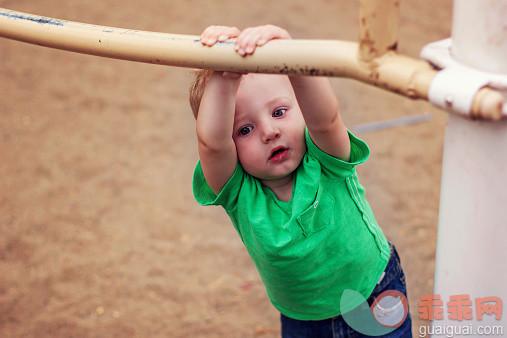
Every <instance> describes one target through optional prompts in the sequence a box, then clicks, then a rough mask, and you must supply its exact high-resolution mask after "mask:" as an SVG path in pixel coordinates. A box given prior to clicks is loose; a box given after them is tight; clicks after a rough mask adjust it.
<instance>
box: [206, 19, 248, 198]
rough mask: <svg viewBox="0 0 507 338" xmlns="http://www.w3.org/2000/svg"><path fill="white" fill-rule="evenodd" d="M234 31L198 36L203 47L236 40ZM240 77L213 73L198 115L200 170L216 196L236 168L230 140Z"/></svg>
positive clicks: (219, 29) (214, 30) (212, 30)
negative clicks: (232, 39) (231, 39)
mask: <svg viewBox="0 0 507 338" xmlns="http://www.w3.org/2000/svg"><path fill="white" fill-rule="evenodd" d="M239 33H240V31H239V30H238V29H237V28H232V27H223V26H211V27H208V28H207V29H206V30H204V32H203V33H202V34H201V42H202V44H203V45H209V46H212V45H213V44H215V43H216V42H217V41H225V40H227V39H229V38H233V37H237V36H238V35H239ZM240 81H241V74H235V73H223V72H213V73H212V75H211V77H210V78H209V79H208V81H207V83H206V87H205V90H204V93H203V96H202V99H201V103H200V106H199V112H198V114H197V124H196V133H197V142H198V150H199V158H200V161H201V167H202V171H203V174H204V177H205V178H206V182H207V183H208V185H209V186H210V188H211V190H213V192H214V193H215V194H217V195H218V194H219V193H220V191H221V190H222V188H223V187H224V186H225V184H226V183H227V181H228V180H229V178H230V177H231V176H232V174H233V173H234V170H235V169H236V166H237V162H238V159H237V154H236V146H235V145H234V141H233V138H232V131H233V125H234V111H235V105H236V93H237V91H238V87H239V84H240Z"/></svg>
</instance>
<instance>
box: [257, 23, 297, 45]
mask: <svg viewBox="0 0 507 338" xmlns="http://www.w3.org/2000/svg"><path fill="white" fill-rule="evenodd" d="M275 28H276V29H270V28H268V29H266V30H263V31H262V32H261V34H260V37H259V38H258V40H257V46H259V47H260V46H264V45H265V44H266V43H267V42H268V41H271V40H275V39H292V38H291V36H290V34H289V33H288V32H287V31H286V30H285V29H282V28H280V27H275Z"/></svg>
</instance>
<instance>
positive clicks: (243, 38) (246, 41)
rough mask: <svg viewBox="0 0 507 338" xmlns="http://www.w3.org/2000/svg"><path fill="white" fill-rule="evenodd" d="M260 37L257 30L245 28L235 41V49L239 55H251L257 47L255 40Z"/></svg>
mask: <svg viewBox="0 0 507 338" xmlns="http://www.w3.org/2000/svg"><path fill="white" fill-rule="evenodd" d="M259 37H260V32H259V29H255V28H247V29H245V30H244V31H243V32H242V33H241V35H240V36H239V37H238V39H237V40H236V46H235V49H236V51H237V52H238V53H239V54H240V55H242V56H243V55H248V54H253V52H254V51H255V48H256V47H257V40H258V39H259Z"/></svg>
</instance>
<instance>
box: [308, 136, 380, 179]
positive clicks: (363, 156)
mask: <svg viewBox="0 0 507 338" xmlns="http://www.w3.org/2000/svg"><path fill="white" fill-rule="evenodd" d="M347 132H348V135H349V140H350V160H349V161H348V162H346V161H343V160H340V159H339V158H337V157H334V156H331V155H329V154H327V153H325V152H324V151H322V150H320V149H319V148H318V147H317V145H316V144H315V143H314V142H313V140H312V139H311V137H310V133H309V132H308V128H306V130H305V139H306V146H307V148H308V155H309V156H311V157H313V158H315V159H316V160H317V161H319V163H320V164H321V166H322V167H323V168H326V169H327V170H330V171H333V172H335V173H336V174H337V175H340V176H349V175H351V174H352V173H353V172H354V168H355V166H356V165H358V164H360V163H363V162H365V161H366V160H367V159H368V157H369V156H370V149H369V148H368V145H367V144H366V143H365V142H364V141H363V140H361V139H359V138H357V137H355V136H354V135H353V134H352V133H351V132H350V131H347Z"/></svg>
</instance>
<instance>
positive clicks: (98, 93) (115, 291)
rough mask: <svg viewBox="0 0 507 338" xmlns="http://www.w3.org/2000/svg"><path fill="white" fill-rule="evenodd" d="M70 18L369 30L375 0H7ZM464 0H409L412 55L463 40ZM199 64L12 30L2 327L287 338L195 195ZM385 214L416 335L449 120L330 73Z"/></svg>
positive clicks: (403, 25)
mask: <svg viewBox="0 0 507 338" xmlns="http://www.w3.org/2000/svg"><path fill="white" fill-rule="evenodd" d="M0 7H4V8H8V9H13V10H18V11H22V12H27V13H31V14H38V15H44V16H49V17H54V18H59V19H65V20H71V21H78V22H85V23H91V24H97V25H104V26H113V27H122V28H130V29H138V30H147V31H158V32H168V33H180V34H193V35H199V34H200V33H201V31H202V30H203V29H204V28H206V27H207V26H209V25H212V24H221V25H231V26H237V27H239V28H246V27H248V26H254V25H260V24H266V23H272V24H276V25H279V26H282V27H284V28H286V29H287V30H288V31H289V32H290V33H291V34H292V36H293V37H294V38H298V39H341V40H353V41H357V40H358V17H359V1H358V0H356V1H346V0H314V1H311V2H308V1H303V0H290V1H289V0H279V1H267V0H259V1H253V2H252V1H248V2H247V1H232V0H220V1H217V0H185V1H180V0H172V1H167V0H166V1H162V0H145V1H133V0H122V1H120V0H101V1H98V0H80V1H77V0H69V1H63V2H62V1H57V0H37V1H35V0H0ZM451 7H452V2H451V0H444V1H442V0H428V1H416V0H404V1H401V5H400V9H401V17H400V27H399V44H398V46H399V50H400V52H401V53H403V54H407V55H409V56H412V57H418V54H419V51H420V49H421V47H422V46H424V45H425V44H427V43H429V42H431V41H435V40H439V39H443V38H446V37H448V36H450V27H451V16H452V15H451ZM191 81H192V76H191V75H190V74H189V72H188V70H187V69H183V68H170V67H165V66H159V65H148V64H140V63H133V62H127V61H120V60H111V59H105V58H100V57H95V56H88V55H82V54H75V53H71V52H66V51H59V50H53V49H49V48H45V47H39V46H34V45H29V44H25V43H21V42H17V41H11V40H7V39H3V38H0V336H2V337H8V336H21V335H28V336H34V335H51V336H111V335H121V336H147V335H150V336H174V337H187V336H210V337H251V336H262V337H277V336H279V335H280V324H279V314H278V312H277V311H276V310H275V309H274V307H273V306H272V305H271V304H270V302H269V300H268V297H267V296H266V293H265V290H264V287H263V285H262V283H261V281H260V279H259V276H258V274H257V271H256V269H255V267H254V265H253V263H252V262H251V260H250V258H249V257H248V254H247V253H246V250H245V249H244V247H243V244H242V242H241V240H240V239H239V236H238V235H237V234H236V232H235V230H234V228H233V227H232V224H231V223H230V221H229V219H228V217H227V215H226V214H225V212H224V211H223V210H222V209H220V208H218V207H207V208H204V207H201V206H199V205H198V204H197V202H195V200H194V198H193V195H192V189H191V180H192V173H193V170H194V166H195V164H196V161H197V159H198V156H197V149H196V139H195V121H194V118H193V116H192V113H191V110H190V107H189V105H188V100H187V95H188V89H187V88H188V87H189V85H190V83H191ZM331 82H332V85H333V87H334V89H335V91H336V94H337V96H338V98H339V100H340V103H341V113H342V116H343V118H344V120H345V123H346V125H347V126H348V127H349V128H353V127H354V126H358V125H361V124H364V123H370V122H376V121H384V120H389V119H394V118H399V117H404V116H411V115H418V114H423V113H430V114H431V116H432V118H431V120H430V121H427V122H424V123H419V124H413V125H408V126H402V127H395V128H390V129H384V130H378V131H371V132H363V133H358V134H357V136H358V137H360V138H362V139H364V140H365V141H366V142H367V143H368V145H369V146H370V148H371V150H372V155H371V157H370V159H369V160H368V161H367V162H366V163H365V164H363V165H361V166H360V167H359V168H358V172H359V177H360V182H361V183H362V185H363V186H365V188H366V193H367V198H368V200H369V202H370V204H371V206H372V209H373V211H374V213H375V215H376V218H377V221H378V223H379V224H380V225H381V227H382V228H383V230H384V233H385V234H386V236H387V238H388V239H389V240H390V241H392V242H393V243H395V245H396V246H397V248H398V251H399V253H400V255H401V259H402V264H403V267H404V269H405V273H406V276H407V283H408V295H409V301H410V306H411V309H410V310H411V313H412V317H413V321H414V328H413V330H414V332H417V328H418V326H420V325H428V324H429V323H428V322H423V321H420V320H418V306H417V302H418V301H419V300H420V297H421V296H422V295H426V294H432V293H433V274H434V260H435V247H436V230H437V221H438V205H439V190H440V173H441V158H442V143H443V134H444V126H445V114H444V113H443V112H441V111H439V110H437V109H435V108H432V107H431V106H430V105H429V104H428V103H426V102H421V101H411V100H408V99H406V98H403V97H400V96H397V95H395V94H392V93H388V92H386V91H383V90H380V89H377V88H374V87H370V86H368V85H364V84H361V83H358V82H355V81H352V80H346V79H332V80H331Z"/></svg>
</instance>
